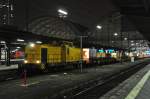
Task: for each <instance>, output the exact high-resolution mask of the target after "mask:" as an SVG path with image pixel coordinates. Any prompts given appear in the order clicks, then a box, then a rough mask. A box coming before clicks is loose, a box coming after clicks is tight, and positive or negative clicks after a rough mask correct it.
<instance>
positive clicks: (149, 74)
mask: <svg viewBox="0 0 150 99" xmlns="http://www.w3.org/2000/svg"><path fill="white" fill-rule="evenodd" d="M149 77H150V71H148V72H147V73H146V74H145V75H144V77H143V78H142V79H141V80H140V82H139V83H138V84H137V85H136V86H135V87H134V88H133V89H132V90H131V91H130V93H129V94H128V96H127V97H126V98H125V99H135V98H136V97H137V95H138V94H139V92H140V90H141V89H142V88H143V86H144V84H145V83H146V81H147V80H148V78H149Z"/></svg>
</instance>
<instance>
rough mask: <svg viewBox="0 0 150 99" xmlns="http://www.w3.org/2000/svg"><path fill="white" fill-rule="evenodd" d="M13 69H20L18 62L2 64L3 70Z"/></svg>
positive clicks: (1, 68) (0, 67)
mask: <svg viewBox="0 0 150 99" xmlns="http://www.w3.org/2000/svg"><path fill="white" fill-rule="evenodd" d="M11 69H18V64H15V65H10V66H6V65H0V71H2V70H11Z"/></svg>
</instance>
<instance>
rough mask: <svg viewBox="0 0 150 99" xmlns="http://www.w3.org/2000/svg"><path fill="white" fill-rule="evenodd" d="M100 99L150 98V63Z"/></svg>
mask: <svg viewBox="0 0 150 99" xmlns="http://www.w3.org/2000/svg"><path fill="white" fill-rule="evenodd" d="M99 99H150V64H149V65H147V66H146V67H145V68H143V69H142V70H140V71H139V72H137V73H136V74H134V75H133V76H131V77H130V78H129V79H127V80H125V81H124V82H123V83H121V84H120V85H119V86H117V87H116V88H114V89H112V90H111V91H109V92H108V93H106V94H105V95H104V96H102V97H100V98H99Z"/></svg>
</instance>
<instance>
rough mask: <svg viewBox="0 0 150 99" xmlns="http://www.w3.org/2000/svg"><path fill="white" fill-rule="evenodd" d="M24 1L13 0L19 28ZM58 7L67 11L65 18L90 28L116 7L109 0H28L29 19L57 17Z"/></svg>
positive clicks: (21, 24)
mask: <svg viewBox="0 0 150 99" xmlns="http://www.w3.org/2000/svg"><path fill="white" fill-rule="evenodd" d="M26 1H27V0H17V1H15V12H16V18H15V20H16V21H15V24H17V25H18V26H19V27H21V28H22V27H24V25H25V19H26V18H25V16H26ZM58 8H65V9H66V10H67V11H68V13H69V15H68V17H67V18H66V19H67V20H69V21H72V22H75V23H79V24H81V25H84V26H86V27H90V28H92V27H94V26H95V25H96V24H98V23H99V22H100V20H102V19H103V18H105V16H108V15H111V14H112V12H113V11H115V9H116V8H115V7H114V6H113V5H112V3H111V2H110V1H109V0H28V10H29V21H32V20H34V19H36V18H38V17H41V16H56V17H58V13H57V9H58Z"/></svg>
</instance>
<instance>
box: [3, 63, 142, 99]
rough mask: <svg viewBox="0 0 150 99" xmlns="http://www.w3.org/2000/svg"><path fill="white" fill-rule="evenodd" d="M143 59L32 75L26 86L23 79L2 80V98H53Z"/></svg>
mask: <svg viewBox="0 0 150 99" xmlns="http://www.w3.org/2000/svg"><path fill="white" fill-rule="evenodd" d="M142 61H143V60H140V61H136V62H135V63H130V62H128V63H123V64H120V63H119V64H113V65H104V66H99V67H93V68H88V69H84V71H83V73H80V72H79V70H78V71H77V70H75V71H70V72H64V73H57V74H49V75H42V76H37V77H31V78H27V84H26V86H23V82H24V80H23V79H20V80H12V81H6V82H2V83H0V99H1V98H2V99H51V98H50V97H52V96H54V95H56V94H57V93H58V92H63V91H65V90H67V89H69V88H74V87H77V86H79V85H81V84H84V83H86V82H89V81H92V80H95V79H102V78H104V77H107V76H110V75H112V74H114V73H116V72H118V71H120V70H123V69H126V68H129V67H131V66H133V65H134V64H138V63H140V62H142Z"/></svg>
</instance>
